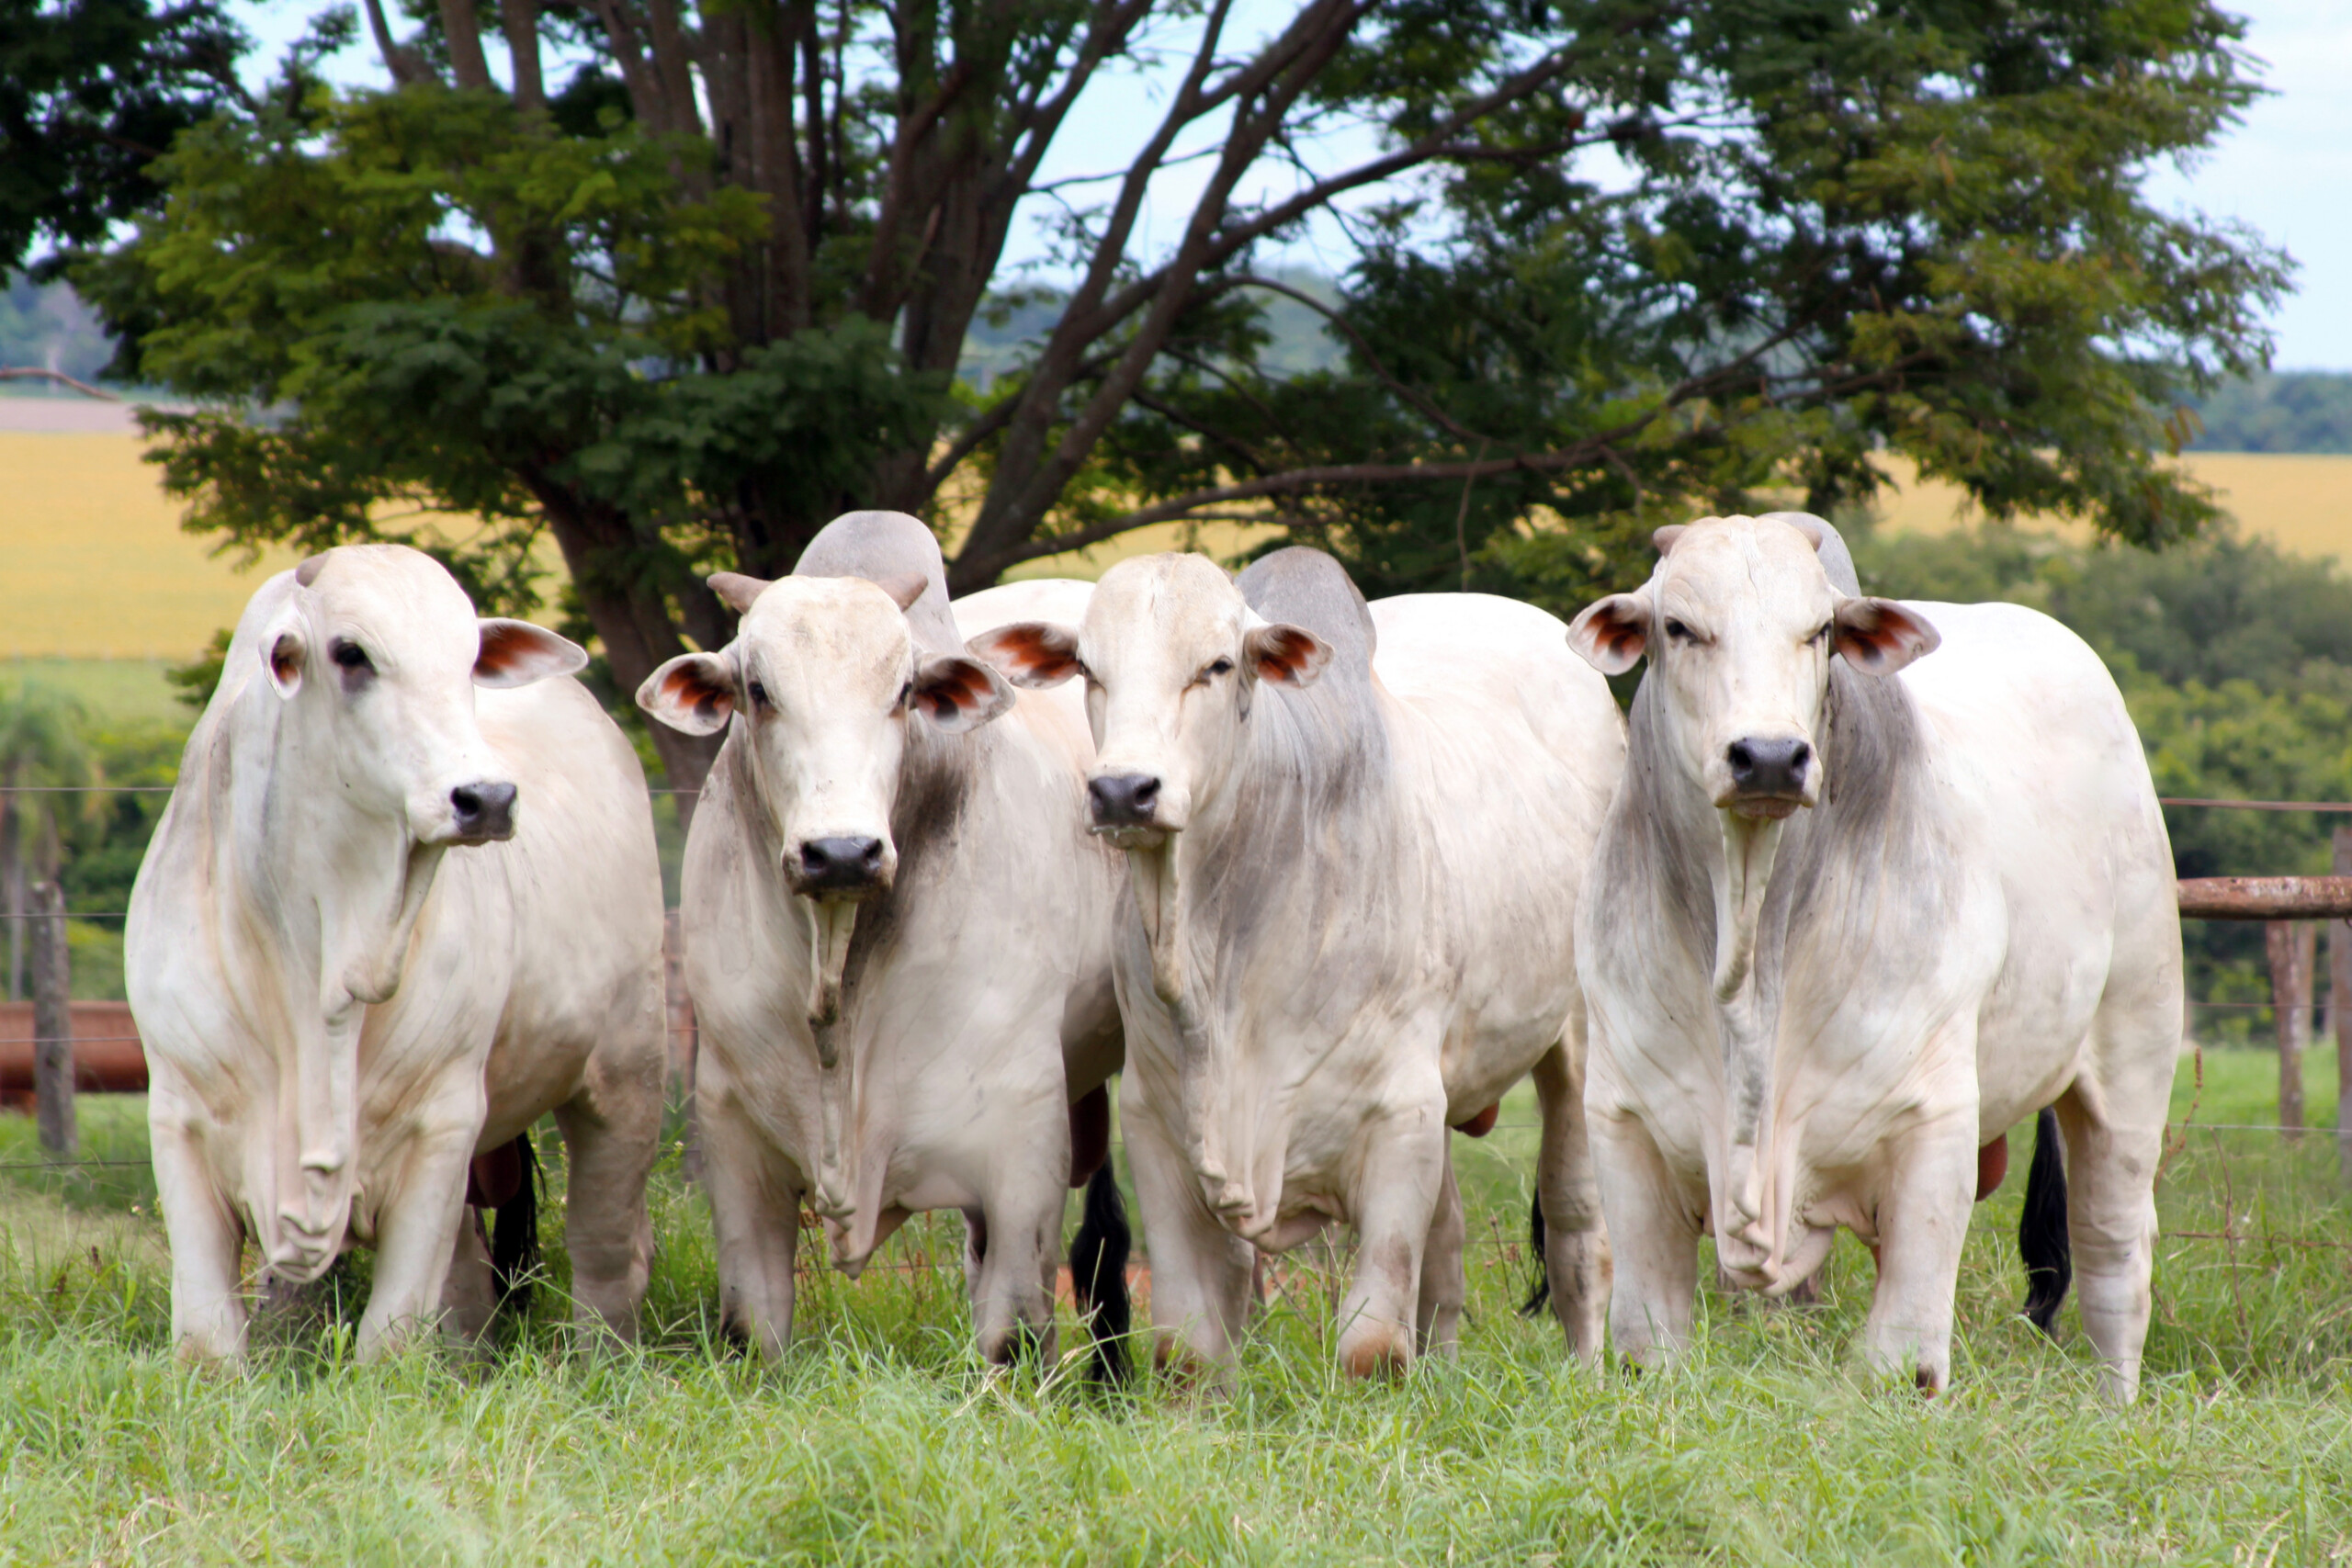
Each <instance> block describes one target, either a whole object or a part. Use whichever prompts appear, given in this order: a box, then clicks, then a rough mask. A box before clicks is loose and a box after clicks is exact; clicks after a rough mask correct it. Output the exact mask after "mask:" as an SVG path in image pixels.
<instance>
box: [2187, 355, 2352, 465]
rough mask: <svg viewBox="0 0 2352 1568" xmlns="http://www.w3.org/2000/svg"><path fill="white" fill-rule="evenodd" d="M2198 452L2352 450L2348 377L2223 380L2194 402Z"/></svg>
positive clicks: (2299, 375) (2350, 382)
mask: <svg viewBox="0 0 2352 1568" xmlns="http://www.w3.org/2000/svg"><path fill="white" fill-rule="evenodd" d="M2197 422H2198V423H2199V426H2200V427H2201V429H2200V430H2199V434H2198V436H2197V439H2196V440H2194V441H2192V442H2190V443H2189V446H2191V447H2192V448H2194V449H2195V450H2197V451H2199V452H2352V376H2345V375H2323V374H2317V373H2313V372H2310V371H2303V372H2288V373H2283V374H2278V375H2270V374H2264V375H2259V376H2249V377H2247V378H2245V379H2243V380H2237V381H2229V382H2225V383H2224V384H2223V385H2222V387H2221V388H2220V389H2217V390H2216V391H2215V392H2214V393H2213V395H2212V396H2211V397H2210V398H2207V399H2206V400H2204V401H2203V402H2202V403H2200V404H2199V405H2198V409H2197Z"/></svg>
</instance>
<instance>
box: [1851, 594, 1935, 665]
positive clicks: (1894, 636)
mask: <svg viewBox="0 0 2352 1568" xmlns="http://www.w3.org/2000/svg"><path fill="white" fill-rule="evenodd" d="M1943 640H1944V639H1943V636H1942V634H1941V633H1939V632H1938V631H1937V630H1936V628H1935V627H1934V626H1930V625H1928V619H1927V617H1926V616H1924V615H1919V614H1917V612H1916V611H1912V610H1907V609H1905V608H1904V607H1903V606H1902V605H1900V604H1896V603H1895V602H1894V600H1892V599H1841V600H1839V601H1838V652H1840V653H1842V654H1844V655H1845V656H1846V662H1847V663H1849V664H1850V665H1852V666H1853V667H1854V668H1855V669H1857V670H1859V671H1861V672H1862V673H1863V674H1865V675H1892V674H1894V672H1895V671H1897V670H1900V669H1902V668H1903V667H1904V666H1905V665H1906V664H1908V663H1910V662H1911V661H1912V660H1915V659H1924V658H1926V657H1927V656H1928V654H1930V653H1933V652H1935V650H1936V649H1937V648H1938V646H1939V645H1940V644H1941V643H1942V642H1943Z"/></svg>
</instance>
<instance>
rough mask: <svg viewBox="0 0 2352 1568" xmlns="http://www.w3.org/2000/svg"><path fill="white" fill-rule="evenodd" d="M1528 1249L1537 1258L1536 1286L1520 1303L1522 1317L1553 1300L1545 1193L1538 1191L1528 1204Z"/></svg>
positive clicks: (1531, 1313) (1541, 1308)
mask: <svg viewBox="0 0 2352 1568" xmlns="http://www.w3.org/2000/svg"><path fill="white" fill-rule="evenodd" d="M1527 1250H1528V1251H1529V1253H1530V1254H1531V1255H1532V1256H1533V1258H1534V1259H1535V1288H1534V1289H1532V1290H1531V1291H1529V1292H1527V1299H1526V1300H1525V1301H1523V1302H1521V1303H1519V1313H1520V1315H1521V1317H1533V1316H1535V1315H1536V1314H1539V1313H1541V1312H1542V1311H1543V1310H1544V1308H1545V1307H1546V1306H1548V1305H1550V1304H1551V1301H1552V1274H1551V1271H1550V1269H1547V1268H1546V1267H1545V1266H1544V1194H1542V1193H1541V1192H1538V1193H1537V1194H1535V1196H1534V1197H1533V1198H1532V1199H1531V1200H1529V1201H1528V1205H1527Z"/></svg>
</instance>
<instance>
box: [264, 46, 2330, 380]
mask: <svg viewBox="0 0 2352 1568" xmlns="http://www.w3.org/2000/svg"><path fill="white" fill-rule="evenodd" d="M2225 5H2226V8H2227V9H2229V10H2231V11H2233V12H2234V13H2236V14H2238V15H2241V16H2244V17H2246V18H2247V19H2248V22H2249V24H2250V25H2249V27H2248V28H2247V32H2246V38H2245V50H2246V52H2247V53H2248V54H2249V55H2250V56H2251V57H2253V60H2254V62H2256V63H2255V67H2254V69H2255V73H2256V75H2257V76H2258V78H2259V79H2260V80H2262V81H2263V82H2264V83H2265V84H2266V85H2267V87H2268V88H2269V89H2270V93H2271V96H2267V97H2266V98H2264V99H2262V100H2261V101H2260V102H2258V103H2257V104H2256V105H2255V107H2253V108H2252V109H2251V110H2249V111H2248V112H2247V114H2246V116H2245V121H2244V123H2243V124H2241V125H2240V126H2238V127H2237V128H2236V129H2235V130H2233V132H2232V133H2231V134H2230V135H2228V136H2227V137H2226V138H2224V139H2223V140H2222V143H2221V144H2220V145H2219V146H2218V147H2217V148H2215V149H2214V150H2213V151H2212V152H2210V153H2209V154H2208V155H2207V156H2206V157H2205V158H2204V159H2203V160H2202V161H2200V162H2199V164H2196V165H2195V166H2194V167H2191V168H2188V169H2177V168H2173V167H2170V166H2166V167H2164V168H2161V169H2159V170H2157V171H2155V172H2154V175H2152V178H2151V181H2150V187H2149V188H2150V191H2151V194H2152V195H2153V196H2154V197H2155V199H2156V200H2157V201H2158V202H2159V203H2161V204H2164V205H2166V206H2170V207H2174V208H2177V209H2184V210H2201V211H2203V212H2205V213H2207V214H2209V215H2211V216H2213V217H2217V218H2226V219H2232V220H2236V221H2239V222H2242V223H2245V224H2246V225H2247V226H2248V227H2250V228H2251V229H2252V230H2253V231H2256V233H2258V234H2260V235H2261V236H2262V237H2263V238H2264V239H2265V240H2267V241H2268V242H2269V243H2273V244H2277V245H2281V246H2284V247H2285V249H2286V250H2287V252H2288V253H2289V254H2290V255H2291V256H2292V257H2293V258H2294V260H2295V262H2296V263H2297V264H2298V268H2299V270H2298V272H2297V275H2296V278H2295V290H2296V291H2295V293H2294V294H2293V295H2292V296H2291V297H2290V299H2287V300H2286V301H2285V302H2284V303H2283V304H2282V305H2281V306H2280V307H2279V308H2278V310H2276V311H2275V312H2273V314H2272V316H2271V318H2270V325H2271V328H2272V331H2273V332H2274V333H2275V334H2276V347H2275V363H2276V365H2277V367H2278V368H2280V369H2282V370H2337V371H2352V86H2347V84H2352V0H2236V3H2235V4H2227V3H2226V0H2225ZM315 8H316V6H315V5H313V4H310V3H307V0H244V3H243V4H242V5H240V6H238V7H237V10H238V13H239V15H240V17H241V19H243V21H244V23H245V25H246V26H247V27H248V28H251V29H252V30H253V32H254V35H255V36H256V37H257V38H258V39H261V41H262V43H263V46H264V52H265V54H266V55H267V56H268V57H270V58H273V59H274V58H275V57H276V55H277V53H278V52H279V51H282V49H283V48H284V47H285V45H286V44H287V43H288V42H289V41H290V40H291V39H293V38H294V37H295V36H297V35H298V34H299V33H300V31H301V29H302V26H303V23H304V20H305V18H306V17H308V16H309V15H310V13H311V11H312V10H313V9H315ZM1291 9H1292V6H1290V5H1289V4H1287V3H1286V0H1239V4H1238V5H1237V6H1236V18H1235V25H1234V34H1235V36H1238V37H1242V38H1248V37H1252V36H1256V35H1258V34H1261V33H1263V32H1265V31H1267V30H1269V29H1270V28H1271V27H1272V25H1273V24H1274V22H1275V21H1276V20H1277V19H1278V18H1280V17H1283V16H1284V15H1287V14H1288V13H1289V12H1290V11H1291ZM365 37H366V33H365V29H364V28H363V29H362V42H361V43H359V44H357V45H355V46H354V47H353V48H352V49H350V50H348V51H345V53H344V54H343V55H342V56H341V57H339V58H338V59H336V60H334V61H333V62H330V65H329V73H330V75H331V76H333V77H334V79H336V80H338V81H342V82H345V83H349V84H353V85H358V84H368V85H374V84H376V83H378V82H379V81H380V79H381V78H380V73H379V70H378V68H377V63H376V59H375V53H374V49H373V46H372V45H370V44H368V43H367V42H366V41H365ZM1170 41H1181V40H1180V39H1174V38H1171V39H1170ZM502 52H503V51H500V50H497V49H495V48H492V50H491V51H489V53H490V56H491V64H492V71H493V72H502V71H503V65H504V62H503V59H502V58H501V55H502ZM1165 73H1166V68H1165V67H1163V68H1161V69H1160V70H1159V71H1153V70H1145V71H1141V72H1126V73H1117V74H1112V75H1108V76H1105V77H1104V78H1103V79H1102V80H1100V81H1098V82H1097V83H1096V84H1095V85H1094V86H1093V88H1092V89H1091V91H1090V92H1089V93H1088V94H1087V95H1086V96H1085V97H1084V98H1083V99H1081V100H1080V105H1079V106H1078V107H1077V109H1076V111H1075V112H1074V113H1073V115H1072V117H1071V118H1070V120H1069V123H1068V124H1067V125H1066V126H1065V128H1064V130H1063V133H1062V135H1061V136H1060V137H1059V138H1058V139H1057V143H1056V146H1055V148H1054V150H1053V151H1052V152H1051V153H1049V155H1048V158H1047V161H1046V166H1045V168H1044V169H1042V170H1041V171H1040V173H1041V176H1042V177H1043V178H1046V179H1064V178H1068V177H1070V176H1074V175H1091V174H1097V173H1103V172H1106V171H1114V170H1116V169H1118V168H1119V167H1120V166H1121V164H1122V159H1121V153H1122V152H1124V151H1125V150H1126V149H1131V148H1134V147H1136V146H1137V145H1139V144H1140V143H1141V142H1142V141H1143V140H1144V139H1145V137H1146V136H1148V134H1149V132H1150V130H1151V129H1152V128H1153V126H1154V125H1155V124H1156V123H1157V119H1158V115H1159V108H1160V100H1161V94H1160V92H1159V87H1160V85H1161V82H1162V81H1163V80H1164V79H1165ZM549 74H550V76H551V77H555V78H557V79H560V73H558V72H557V71H553V70H551V71H550V73H549ZM1212 140H1213V138H1212V137H1211V136H1209V135H1208V134H1206V133H1202V134H1201V135H1200V136H1199V139H1198V140H1197V141H1186V142H1182V143H1180V144H1179V146H1180V150H1189V149H1190V148H1192V147H1194V146H1198V145H1200V144H1201V143H1202V142H1206V141H1212ZM1372 145H1373V142H1372V140H1371V138H1370V136H1369V135H1368V134H1365V133H1361V132H1355V133H1349V132H1342V133H1340V134H1339V135H1337V136H1334V137H1332V138H1329V139H1328V140H1327V141H1325V142H1324V143H1322V144H1321V145H1319V146H1317V147H1313V148H1310V149H1309V152H1308V155H1309V156H1310V157H1313V158H1317V159H1318V160H1320V161H1323V162H1324V163H1325V164H1326V165H1327V166H1339V165H1340V161H1341V160H1342V159H1348V158H1351V157H1355V156H1361V155H1362V154H1363V152H1366V151H1368V150H1369V149H1370V148H1371V147H1372ZM1205 170H1206V164H1205V163H1203V164H1192V165H1184V166H1181V167H1178V168H1175V169H1172V170H1170V171H1168V172H1167V173H1166V174H1164V175H1162V176H1161V178H1160V179H1159V181H1158V182H1156V183H1155V186H1154V188H1153V192H1152V201H1151V203H1150V206H1149V209H1148V211H1147V213H1146V215H1145V220H1144V222H1143V224H1142V225H1141V226H1140V227H1141V231H1140V232H1139V234H1138V244H1139V249H1140V250H1141V251H1142V252H1143V253H1145V254H1150V253H1152V252H1155V251H1156V250H1158V249H1159V246H1160V245H1161V244H1163V243H1167V242H1169V241H1171V240H1172V239H1173V238H1174V237H1175V226H1176V225H1178V224H1181V223H1182V220H1183V218H1184V216H1185V214H1186V213H1187V212H1188V211H1189V210H1190V207H1191V202H1190V197H1191V195H1192V194H1193V191H1195V190H1197V188H1198V185H1199V181H1200V179H1201V177H1202V176H1203V175H1204V173H1205ZM1290 177H1291V176H1290V175H1289V174H1288V173H1287V172H1286V171H1283V170H1275V169H1270V170H1268V171H1267V172H1266V173H1265V175H1263V177H1262V179H1261V186H1260V187H1259V188H1261V189H1262V190H1269V191H1271V190H1276V189H1280V188H1283V187H1285V186H1287V183H1288V181H1289V179H1290ZM1092 188H1093V189H1095V190H1096V191H1097V192H1107V191H1108V190H1109V189H1110V188H1111V187H1110V186H1096V187H1092ZM1072 194H1073V195H1074V196H1075V195H1076V194H1078V193H1077V192H1076V191H1073V193H1072ZM1245 194H1246V193H1245ZM1366 199H1370V198H1366ZM1035 205H1036V210H1035V211H1034V212H1033V213H1032V214H1031V215H1030V218H1031V220H1030V221H1029V222H1027V223H1024V224H1023V225H1021V226H1020V229H1019V231H1017V232H1016V234H1015V236H1014V238H1013V241H1012V244H1011V245H1010V246H1009V247H1008V254H1007V260H1008V261H1009V262H1012V263H1014V264H1016V265H1017V264H1021V263H1030V264H1033V265H1041V266H1042V265H1046V257H1047V254H1048V249H1049V240H1048V237H1047V231H1046V228H1045V225H1044V223H1043V222H1042V221H1041V220H1043V219H1044V218H1045V217H1046V216H1048V215H1049V209H1048V208H1047V207H1046V204H1045V203H1043V202H1039V203H1037V204H1035ZM1155 220H1156V221H1155ZM1345 254H1346V247H1345V245H1344V244H1343V243H1341V236H1340V231H1339V229H1338V227H1337V225H1336V224H1334V223H1331V222H1329V221H1326V222H1324V223H1323V224H1321V225H1319V226H1317V227H1316V228H1313V229H1310V231H1308V232H1307V233H1306V235H1305V236H1304V238H1303V239H1302V240H1301V241H1300V242H1299V243H1296V244H1295V245H1294V246H1292V247H1291V248H1290V250H1289V251H1288V253H1287V254H1284V255H1283V256H1282V257H1281V258H1280V259H1281V260H1283V261H1285V262H1287V263H1289V264H1291V265H1303V266H1309V267H1316V268H1317V269H1318V270H1323V271H1337V270H1338V269H1339V267H1340V265H1342V258H1343V257H1344V255H1345Z"/></svg>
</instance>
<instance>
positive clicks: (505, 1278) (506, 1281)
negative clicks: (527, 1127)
mask: <svg viewBox="0 0 2352 1568" xmlns="http://www.w3.org/2000/svg"><path fill="white" fill-rule="evenodd" d="M515 1153H517V1154H519V1155H520V1156H522V1165H523V1180H522V1184H521V1185H520V1186H519V1187H517V1188H516V1189H515V1196H514V1197H512V1198H510V1199H508V1200H507V1201H505V1202H503V1203H501V1204H500V1205H499V1206H498V1207H497V1208H496V1209H494V1210H492V1213H494V1214H496V1215H497V1217H498V1224H496V1226H495V1227H493V1228H492V1232H491V1237H490V1274H491V1278H492V1280H496V1281H497V1284H498V1304H499V1305H500V1306H503V1307H512V1308H513V1309H514V1310H515V1311H516V1312H518V1313H526V1312H528V1311H530V1310H531V1280H532V1277H533V1276H534V1275H535V1274H537V1272H538V1268H539V1156H538V1155H537V1151H535V1150H534V1149H533V1148H532V1147H531V1134H528V1133H525V1134H522V1135H521V1136H520V1137H517V1138H516V1139H515Z"/></svg>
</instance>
